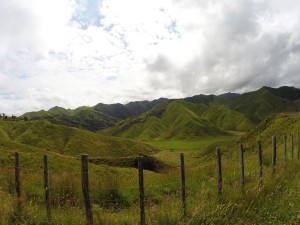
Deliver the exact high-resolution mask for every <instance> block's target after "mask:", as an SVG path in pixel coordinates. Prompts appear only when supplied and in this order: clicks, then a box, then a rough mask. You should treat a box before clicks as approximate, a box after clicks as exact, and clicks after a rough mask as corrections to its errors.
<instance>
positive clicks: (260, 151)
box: [257, 140, 263, 182]
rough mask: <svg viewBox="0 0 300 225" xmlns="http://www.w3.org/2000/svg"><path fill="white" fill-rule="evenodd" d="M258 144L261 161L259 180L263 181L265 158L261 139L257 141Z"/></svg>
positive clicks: (259, 159)
mask: <svg viewBox="0 0 300 225" xmlns="http://www.w3.org/2000/svg"><path fill="white" fill-rule="evenodd" d="M257 144H258V161H259V181H260V182H261V181H262V178H263V160H262V147H261V140H258V141H257Z"/></svg>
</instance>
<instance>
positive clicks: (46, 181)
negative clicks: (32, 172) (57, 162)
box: [44, 155, 51, 221]
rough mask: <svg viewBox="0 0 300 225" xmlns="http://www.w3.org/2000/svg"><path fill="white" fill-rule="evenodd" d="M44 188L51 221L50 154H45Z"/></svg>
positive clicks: (48, 216) (48, 215)
mask: <svg viewBox="0 0 300 225" xmlns="http://www.w3.org/2000/svg"><path fill="white" fill-rule="evenodd" d="M44 190H45V203H46V210H47V218H48V220H49V221H51V206H50V189H49V170H48V155H44Z"/></svg>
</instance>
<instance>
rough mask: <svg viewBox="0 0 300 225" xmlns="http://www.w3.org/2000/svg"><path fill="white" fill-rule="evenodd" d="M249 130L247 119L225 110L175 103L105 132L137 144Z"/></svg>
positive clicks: (183, 102) (211, 105)
mask: <svg viewBox="0 0 300 225" xmlns="http://www.w3.org/2000/svg"><path fill="white" fill-rule="evenodd" d="M252 127H253V124H252V123H251V121H250V120H249V119H248V118H247V117H245V116H243V115H242V114H240V113H238V112H235V111H232V110H230V109H229V108H227V107H225V106H219V105H216V104H213V103H209V104H207V105H206V104H195V103H191V102H187V101H184V100H175V101H172V102H170V103H165V104H161V105H158V106H157V107H155V108H154V109H152V110H150V111H149V112H146V113H144V114H142V115H141V116H138V117H134V118H130V119H127V120H125V121H122V122H120V123H118V124H117V125H116V126H115V127H112V128H109V129H108V130H106V132H107V133H108V134H110V135H115V136H121V137H127V138H137V139H141V140H162V139H181V140H183V139H195V138H199V137H204V136H215V135H224V134H226V131H224V130H237V129H238V130H249V129H250V128H252Z"/></svg>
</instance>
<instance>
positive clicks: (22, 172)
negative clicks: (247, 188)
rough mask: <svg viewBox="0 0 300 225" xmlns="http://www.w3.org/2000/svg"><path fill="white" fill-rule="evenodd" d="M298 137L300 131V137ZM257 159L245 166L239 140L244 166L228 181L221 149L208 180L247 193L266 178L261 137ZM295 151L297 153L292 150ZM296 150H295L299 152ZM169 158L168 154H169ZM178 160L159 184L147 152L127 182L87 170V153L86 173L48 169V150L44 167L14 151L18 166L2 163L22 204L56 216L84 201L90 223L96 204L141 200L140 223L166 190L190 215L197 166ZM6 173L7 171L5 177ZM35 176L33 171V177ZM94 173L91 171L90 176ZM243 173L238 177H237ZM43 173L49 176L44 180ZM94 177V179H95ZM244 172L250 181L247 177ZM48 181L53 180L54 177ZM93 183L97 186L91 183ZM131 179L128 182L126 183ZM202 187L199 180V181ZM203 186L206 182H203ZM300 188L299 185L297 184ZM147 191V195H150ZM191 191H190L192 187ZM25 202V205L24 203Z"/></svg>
mask: <svg viewBox="0 0 300 225" xmlns="http://www.w3.org/2000/svg"><path fill="white" fill-rule="evenodd" d="M298 137H299V136H298ZM283 140H284V145H283V146H284V148H285V149H284V154H285V155H284V165H286V163H287V155H286V154H287V149H286V148H287V147H286V146H287V145H286V142H285V141H286V138H284V139H283ZM292 145H293V147H292V150H293V151H294V150H295V148H294V142H292ZM257 146H258V159H259V161H260V163H259V164H258V166H259V168H258V169H257V170H256V171H245V170H244V163H245V161H244V151H245V150H244V147H243V145H242V143H240V144H239V159H240V160H239V161H240V171H239V173H236V172H234V174H233V175H232V178H230V177H227V180H224V179H223V172H224V171H223V169H224V168H222V166H223V162H222V151H221V149H220V148H218V149H217V163H216V167H214V168H215V172H214V173H212V174H209V175H205V176H206V179H207V180H208V181H209V182H210V183H211V184H215V185H216V192H217V193H218V196H219V198H221V197H222V194H223V187H224V184H226V183H230V182H235V183H236V187H240V188H241V193H242V192H243V189H244V185H245V182H249V180H254V179H259V180H261V179H262V178H263V170H262V164H261V160H262V158H261V157H262V152H261V151H262V148H261V142H258V145H257ZM297 151H298V152H297V155H299V154H300V141H298V148H297ZM294 153H296V152H293V154H294ZM295 155H296V154H295ZM165 159H166V160H168V159H169V158H165ZM179 159H180V160H179V163H178V164H177V163H176V165H175V166H173V167H172V168H173V170H172V172H171V173H169V174H168V173H166V174H165V175H166V176H170V179H172V180H173V181H169V182H165V181H164V182H163V183H162V182H157V183H152V182H148V183H144V179H145V175H144V169H143V156H139V157H138V168H137V169H138V171H139V173H138V176H137V177H136V178H135V179H133V180H132V181H131V182H129V184H126V182H124V184H123V183H121V184H120V183H119V182H117V181H116V180H117V179H118V178H117V177H116V178H114V179H111V177H109V178H107V179H106V180H105V179H104V180H103V179H101V178H103V177H102V176H101V175H103V174H101V173H100V172H98V171H95V172H94V174H91V173H90V172H89V171H88V164H89V160H88V156H87V155H82V157H81V165H82V167H81V172H77V173H68V172H66V171H63V172H61V174H60V175H59V176H57V174H55V175H54V174H49V170H48V158H47V155H44V164H43V165H42V166H40V167H39V168H35V169H33V168H28V167H26V166H22V164H21V163H20V154H19V153H18V152H16V153H15V165H5V166H2V168H1V175H0V180H3V179H4V180H6V184H7V189H8V191H9V193H16V196H17V199H18V200H20V201H18V204H22V202H24V201H33V202H34V203H35V204H40V205H44V207H45V208H46V210H47V216H48V219H49V220H51V209H52V208H53V207H57V206H58V207H60V206H66V205H67V206H79V207H83V206H84V209H85V214H86V220H87V224H93V213H92V207H93V205H94V204H97V205H100V206H102V207H104V208H118V207H121V208H126V207H127V208H129V207H130V206H132V205H139V214H140V224H145V204H146V205H147V204H148V205H151V204H153V203H155V198H153V196H154V195H155V192H156V191H161V192H163V193H165V194H167V195H169V196H174V197H175V198H179V199H180V200H181V202H182V203H181V204H182V205H181V210H182V211H181V214H182V217H185V216H186V197H187V190H186V187H187V185H186V184H191V183H197V184H199V181H195V178H194V177H189V176H187V177H186V176H185V174H186V173H188V172H191V171H193V169H194V168H195V166H185V163H184V162H185V159H184V154H183V153H181V154H180V158H179ZM225 164H230V162H229V161H228V159H225ZM202 166H203V167H206V166H211V163H204V164H203V165H202ZM276 166H277V145H276V136H273V137H272V162H271V171H272V174H274V173H276ZM175 173H178V174H180V176H179V179H178V180H177V181H174V174H175ZM5 175H7V176H5ZM29 175H30V176H29ZM91 175H92V176H91ZM238 175H239V178H237V176H238ZM41 177H42V178H44V179H41ZM91 177H93V178H94V179H93V180H92V182H90V180H89V179H90V178H91ZM245 177H246V178H247V180H245ZM49 180H50V181H51V182H49ZM90 183H91V184H92V185H90ZM125 184H126V185H125ZM198 186H199V185H198ZM200 186H201V185H200ZM297 188H299V187H295V189H297ZM145 190H146V191H147V193H148V195H145ZM189 191H191V190H188V192H189ZM19 207H21V206H19Z"/></svg>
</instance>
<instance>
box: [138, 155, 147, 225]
mask: <svg viewBox="0 0 300 225" xmlns="http://www.w3.org/2000/svg"><path fill="white" fill-rule="evenodd" d="M138 174H139V192H140V224H141V225H145V224H146V223H145V196H144V171H143V156H139V157H138Z"/></svg>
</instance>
